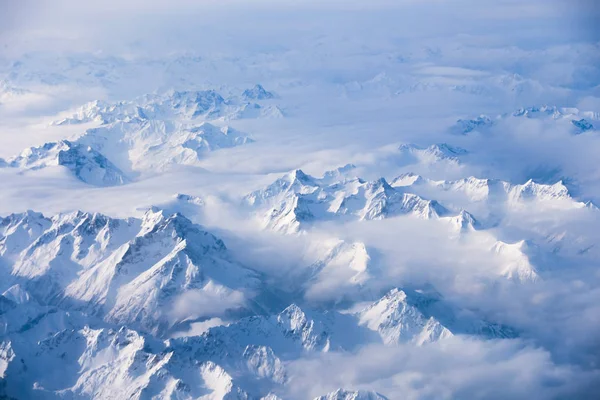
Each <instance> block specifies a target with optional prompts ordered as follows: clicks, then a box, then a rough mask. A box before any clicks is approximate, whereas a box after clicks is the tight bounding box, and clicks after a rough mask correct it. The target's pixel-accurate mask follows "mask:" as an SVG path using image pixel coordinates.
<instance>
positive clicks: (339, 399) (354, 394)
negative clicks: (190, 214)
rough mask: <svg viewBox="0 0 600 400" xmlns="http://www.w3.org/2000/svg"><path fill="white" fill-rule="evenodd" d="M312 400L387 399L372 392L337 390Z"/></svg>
mask: <svg viewBox="0 0 600 400" xmlns="http://www.w3.org/2000/svg"><path fill="white" fill-rule="evenodd" d="M314 400H388V398H387V397H385V396H383V395H382V394H379V393H377V392H373V391H366V390H358V391H347V390H344V389H338V390H336V391H335V392H331V393H329V394H326V395H324V396H319V397H316V398H315V399H314Z"/></svg>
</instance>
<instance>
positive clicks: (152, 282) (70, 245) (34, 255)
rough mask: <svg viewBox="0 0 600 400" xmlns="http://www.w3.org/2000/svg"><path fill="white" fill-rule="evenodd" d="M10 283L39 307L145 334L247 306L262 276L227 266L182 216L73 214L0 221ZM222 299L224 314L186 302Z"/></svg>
mask: <svg viewBox="0 0 600 400" xmlns="http://www.w3.org/2000/svg"><path fill="white" fill-rule="evenodd" d="M1 225H2V226H3V232H2V237H1V242H0V243H1V244H2V245H1V246H2V247H1V250H0V252H1V253H2V256H3V258H4V259H5V260H7V262H9V263H10V267H8V269H9V273H10V275H11V276H12V278H11V279H9V281H14V282H17V283H20V284H21V286H22V287H23V288H24V289H25V290H27V291H29V292H30V293H33V297H34V298H35V299H36V300H38V301H40V302H42V304H51V305H58V306H60V307H64V308H65V309H68V310H79V311H82V312H85V313H87V314H93V315H97V316H99V317H100V318H103V319H104V320H105V321H107V322H110V323H114V324H117V325H118V324H124V323H128V324H131V325H132V326H133V327H136V328H138V329H141V330H143V331H146V332H154V333H157V332H165V331H166V330H169V329H171V328H173V327H174V326H176V325H177V324H179V323H181V322H182V321H184V320H187V319H192V320H193V319H196V318H205V317H210V316H213V314H212V313H225V312H227V311H228V310H235V309H238V308H244V307H248V304H246V301H247V300H249V299H250V298H251V297H253V296H255V295H256V294H257V293H256V291H257V290H258V289H259V287H260V276H259V274H257V273H256V272H253V271H251V270H249V269H247V268H244V267H243V266H241V265H239V264H237V263H236V262H233V261H231V260H230V255H229V254H228V252H227V249H226V247H225V245H224V243H223V242H222V241H221V240H220V239H218V238H216V237H215V236H214V235H212V234H210V233H209V232H206V231H205V230H203V229H202V228H201V227H200V226H197V225H194V224H192V223H191V222H190V221H189V220H188V219H187V218H185V217H184V216H182V215H180V214H170V215H169V214H167V213H165V212H163V211H161V210H158V209H152V210H150V211H148V212H147V213H146V214H145V215H144V217H143V218H142V219H141V220H140V219H127V220H121V219H113V218H110V217H106V216H104V215H100V214H88V213H82V212H75V213H71V214H60V215H56V216H54V217H52V218H45V217H44V216H42V215H41V214H35V213H31V212H30V213H26V214H21V215H11V216H9V217H7V218H5V219H2V223H1ZM202 299H215V300H216V299H221V301H222V303H223V308H222V309H221V310H210V309H208V310H204V309H199V308H197V309H194V308H193V307H190V306H189V305H188V304H187V303H189V302H198V301H202Z"/></svg>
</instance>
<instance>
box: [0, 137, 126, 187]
mask: <svg viewBox="0 0 600 400" xmlns="http://www.w3.org/2000/svg"><path fill="white" fill-rule="evenodd" d="M53 166H59V167H63V168H66V169H67V170H68V171H69V172H70V173H72V174H73V175H74V176H75V177H76V178H78V179H80V180H81V181H83V182H85V183H88V184H91V185H96V186H114V185H122V184H124V183H127V182H128V180H129V179H128V178H127V176H126V175H125V174H124V173H123V172H122V171H121V170H120V169H119V168H118V167H116V166H115V165H114V164H113V163H112V162H111V161H109V160H108V159H107V158H106V157H104V155H102V154H101V153H99V152H98V151H97V150H95V149H94V148H92V147H91V146H87V145H85V144H82V143H79V142H71V141H68V140H62V141H60V142H51V143H46V144H44V145H43V146H40V147H31V148H29V149H26V150H24V151H23V152H22V153H21V154H19V155H18V156H16V157H14V158H11V159H9V160H6V161H4V160H1V159H0V167H5V168H6V167H9V168H19V169H21V170H36V169H40V168H46V167H53Z"/></svg>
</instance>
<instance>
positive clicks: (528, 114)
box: [450, 105, 600, 135]
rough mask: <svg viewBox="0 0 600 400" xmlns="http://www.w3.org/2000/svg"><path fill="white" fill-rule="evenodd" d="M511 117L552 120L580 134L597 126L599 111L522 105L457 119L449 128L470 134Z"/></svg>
mask: <svg viewBox="0 0 600 400" xmlns="http://www.w3.org/2000/svg"><path fill="white" fill-rule="evenodd" d="M511 118H531V119H538V120H544V121H554V122H555V123H556V124H558V125H562V126H565V127H567V128H568V129H569V131H570V132H572V133H573V134H576V135H577V134H582V133H585V132H588V131H594V130H596V129H597V127H598V121H599V120H600V113H598V112H596V111H582V110H579V109H578V108H574V107H556V106H549V105H542V106H531V107H522V108H519V109H518V110H515V111H514V112H512V113H507V114H499V115H497V116H495V117H489V116H487V115H480V116H478V117H476V118H471V119H459V120H458V121H457V122H456V124H455V125H454V126H453V127H452V128H451V129H450V131H451V132H452V133H455V134H464V135H466V134H470V133H471V132H473V131H485V130H486V129H488V128H490V127H492V126H495V125H497V124H498V123H499V122H501V121H506V120H510V119H511Z"/></svg>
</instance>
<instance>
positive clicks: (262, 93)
mask: <svg viewBox="0 0 600 400" xmlns="http://www.w3.org/2000/svg"><path fill="white" fill-rule="evenodd" d="M274 97H275V95H274V94H273V93H271V92H268V91H266V90H265V88H264V87H262V85H260V84H258V83H257V84H256V85H254V87H252V88H251V89H246V90H244V92H243V93H242V98H243V99H245V100H267V99H272V98H274Z"/></svg>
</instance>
